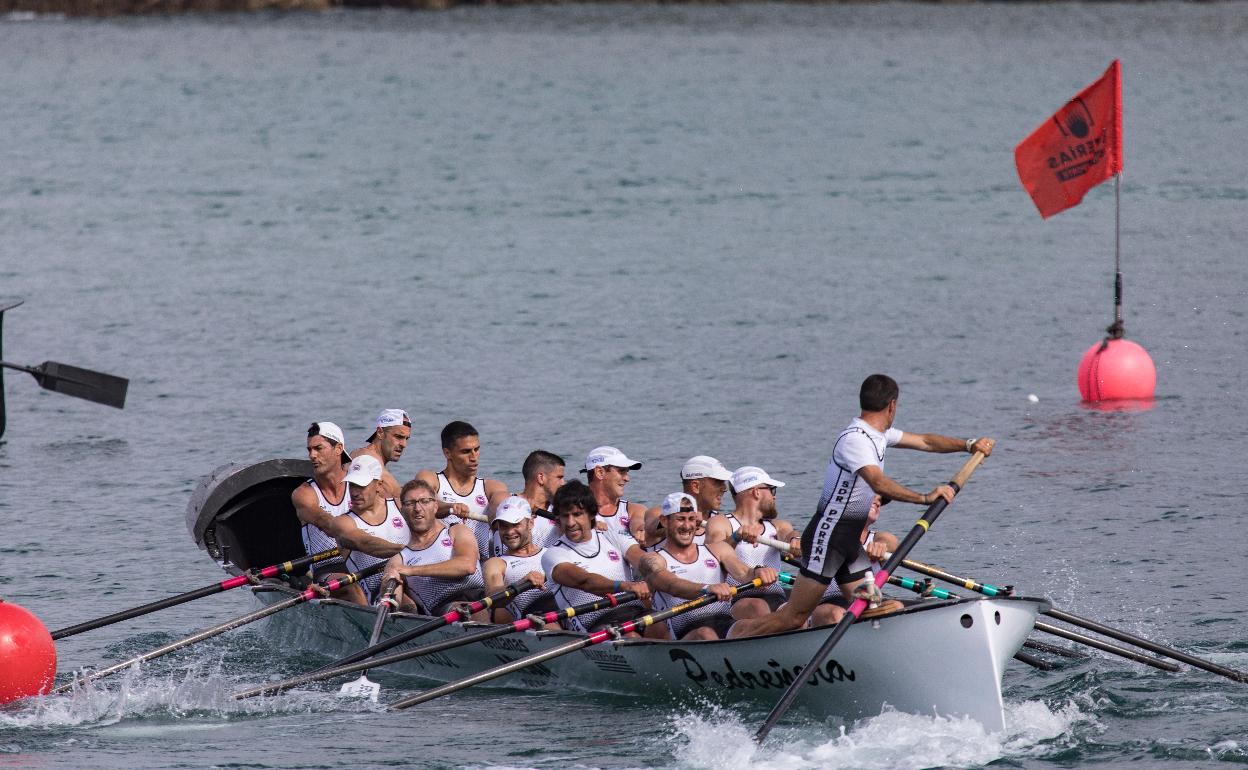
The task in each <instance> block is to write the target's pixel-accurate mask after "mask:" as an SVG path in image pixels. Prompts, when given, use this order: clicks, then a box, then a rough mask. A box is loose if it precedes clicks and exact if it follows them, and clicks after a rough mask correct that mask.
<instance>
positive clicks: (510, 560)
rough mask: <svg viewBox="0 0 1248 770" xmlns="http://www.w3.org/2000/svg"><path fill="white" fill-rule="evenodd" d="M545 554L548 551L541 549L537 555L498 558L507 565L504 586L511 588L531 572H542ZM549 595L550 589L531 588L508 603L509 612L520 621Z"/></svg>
mask: <svg viewBox="0 0 1248 770" xmlns="http://www.w3.org/2000/svg"><path fill="white" fill-rule="evenodd" d="M545 553H546V549H545V548H541V549H538V551H537V553H535V554H533V555H531V556H512V555H509V554H503V555H502V556H499V557H498V558H500V559H502V560H503V561H504V562H506V563H507V566H506V567H505V568H503V585H505V586H509V585H511V584H512V583H514V582H516V581H517V580H521V579H523V578H524V577H525V576H526V575H528V574H529V573H530V572H541V571H542V556H543V555H545ZM548 586H549V584H548ZM549 595H550V588H549V587H547V588H530V589H529V590H527V591H522V592H521V593H520V594H519V595H518V596H516V598H514V599H512V600H511V602H510V603H508V605H507V611H508V612H509V613H511V616H512V617H513V618H515V619H516V620H519V619H520V618H523V617H524V614H525V613H526V612H528V611H529V607H531V606H532V605H533V602H535V601H537V600H538V599H540V598H542V597H543V596H549Z"/></svg>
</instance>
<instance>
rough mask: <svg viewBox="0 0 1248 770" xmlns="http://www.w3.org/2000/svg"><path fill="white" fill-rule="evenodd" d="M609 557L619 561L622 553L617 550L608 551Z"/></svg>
mask: <svg viewBox="0 0 1248 770" xmlns="http://www.w3.org/2000/svg"><path fill="white" fill-rule="evenodd" d="M607 558H608V559H610V560H611V561H619V560H620V555H619V554H618V553H616V552H615V551H607Z"/></svg>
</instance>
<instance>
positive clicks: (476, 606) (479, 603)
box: [311, 577, 533, 674]
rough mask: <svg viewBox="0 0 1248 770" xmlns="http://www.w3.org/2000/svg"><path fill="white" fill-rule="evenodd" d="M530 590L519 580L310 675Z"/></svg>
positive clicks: (527, 582)
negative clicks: (462, 607) (461, 608)
mask: <svg viewBox="0 0 1248 770" xmlns="http://www.w3.org/2000/svg"><path fill="white" fill-rule="evenodd" d="M532 587H533V583H532V581H530V580H529V579H528V578H527V577H526V578H521V579H520V580H517V581H516V582H514V583H512V584H511V585H509V586H507V587H506V588H504V589H503V590H501V591H496V592H494V593H492V594H490V595H489V596H487V597H485V598H484V599H478V600H476V601H475V602H469V603H468V604H467V605H466V606H465V607H464V609H463V610H460V609H458V608H456V609H452V610H450V611H449V612H447V613H446V614H444V615H442V616H441V617H437V618H434V619H433V620H430V621H428V622H426V623H421V624H420V625H419V626H416V627H415V628H413V629H411V630H409V631H404V632H403V633H401V634H395V635H394V636H392V637H390V638H389V639H387V640H385V641H384V642H377V643H376V644H370V645H369V646H367V647H365V648H364V649H362V650H360V651H359V652H354V653H351V654H350V655H348V656H346V657H345V658H340V659H338V660H335V661H334V662H333V663H330V664H328V665H325V666H321V667H320V668H318V669H316V670H314V671H312V672H311V673H313V674H319V673H322V672H324V671H328V670H329V669H331V668H338V667H339V666H345V665H347V664H349V663H358V662H359V661H361V660H367V659H368V658H371V657H373V656H374V655H376V654H377V653H379V652H385V651H386V650H388V649H390V648H392V647H397V646H399V645H400V644H403V643H404V642H410V641H411V640H413V639H415V638H416V637H418V636H422V635H424V634H427V633H429V632H430V631H436V630H437V629H439V628H441V627H443V626H446V625H449V624H451V623H456V622H459V621H461V620H467V619H468V618H469V617H471V616H472V615H473V614H475V613H478V612H480V611H481V610H488V609H489V608H491V607H495V606H500V607H501V606H502V605H504V604H506V603H507V602H509V601H511V600H512V599H514V598H516V597H517V596H519V595H520V594H522V593H524V592H525V591H527V590H529V589H530V588H532Z"/></svg>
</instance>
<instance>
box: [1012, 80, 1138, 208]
mask: <svg viewBox="0 0 1248 770" xmlns="http://www.w3.org/2000/svg"><path fill="white" fill-rule="evenodd" d="M1014 163H1015V165H1017V166H1018V178H1019V179H1020V180H1021V181H1022V183H1023V187H1024V188H1025V189H1026V190H1027V192H1028V193H1029V194H1030V195H1031V199H1032V200H1033V201H1035V203H1036V208H1038V209H1040V216H1042V217H1044V218H1045V219H1048V218H1049V217H1051V216H1053V215H1054V214H1056V213H1058V212H1059V211H1065V210H1066V209H1068V208H1070V207H1071V206H1075V205H1077V204H1078V203H1079V201H1081V200H1083V196H1084V193H1086V192H1087V191H1088V190H1091V189H1092V188H1093V187H1096V186H1097V185H1098V184H1100V183H1101V182H1104V181H1105V180H1106V179H1109V178H1110V177H1112V176H1113V175H1114V174H1117V173H1120V172H1121V171H1122V73H1121V70H1120V69H1119V66H1118V60H1117V59H1114V62H1113V64H1110V65H1109V69H1107V70H1105V74H1104V75H1101V77H1100V79H1099V80H1097V81H1096V82H1095V83H1093V84H1092V85H1090V86H1088V87H1087V88H1085V89H1083V90H1082V91H1080V92H1079V94H1078V95H1077V96H1076V97H1075V98H1074V99H1071V100H1070V101H1069V102H1067V103H1066V106H1064V107H1062V108H1061V109H1060V110H1058V111H1057V112H1056V113H1054V115H1053V117H1052V118H1049V119H1048V120H1046V121H1045V122H1043V123H1041V124H1040V126H1039V127H1038V128H1037V129H1036V130H1035V131H1032V132H1031V136H1029V137H1027V138H1026V139H1024V140H1023V141H1021V142H1019V143H1018V147H1015V148H1014Z"/></svg>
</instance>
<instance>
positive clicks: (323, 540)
mask: <svg viewBox="0 0 1248 770" xmlns="http://www.w3.org/2000/svg"><path fill="white" fill-rule="evenodd" d="M306 483H307V484H308V486H310V487H312V491H313V492H315V493H316V504H317V505H319V506H320V508H321V510H322V511H325V512H326V513H328V514H329V515H330V516H341V515H343V514H344V513H347V512H348V511H350V510H351V496H350V495H348V494H347V485H346V484H345V483H344V484H343V485H342V499H341V500H339V501H338V502H336V503H334V502H330V501H329V500H327V499H326V498H325V494H324V493H323V492H321V488H320V487H319V486H317V484H316V479H308V480H307V482H306ZM302 534H303V549H304V550H305V551H307V553H308V555H309V556H310V555H312V554H314V553H321V552H322V551H328V550H329V549H331V548H337V547H338V541H337V540H335V539H334V538H332V537H330V536H329V534H328V533H327V532H325V531H324V530H323V529H321V528H320V527H318V526H316V525H315V524H304V525H303V532H302ZM344 550H345V549H344ZM344 563H345V559H343V557H341V556H335V557H334V558H332V559H326V560H325V561H322V562H319V563H317V564H316V568H317V571H318V572H322V571H324V570H325V568H326V567H330V566H340V565H343V564H344Z"/></svg>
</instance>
